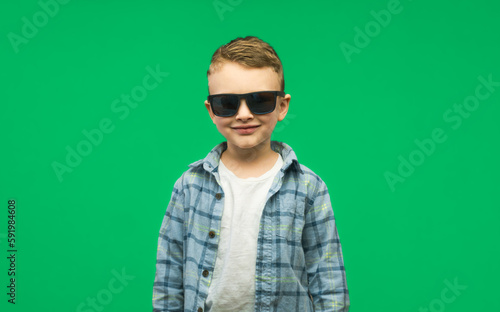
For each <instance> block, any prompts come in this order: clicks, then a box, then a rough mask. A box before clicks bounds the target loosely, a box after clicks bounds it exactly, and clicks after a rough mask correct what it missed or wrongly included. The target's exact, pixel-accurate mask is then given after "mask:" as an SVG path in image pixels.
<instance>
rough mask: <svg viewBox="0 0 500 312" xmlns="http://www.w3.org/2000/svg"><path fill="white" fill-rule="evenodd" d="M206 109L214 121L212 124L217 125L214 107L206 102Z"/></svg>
mask: <svg viewBox="0 0 500 312" xmlns="http://www.w3.org/2000/svg"><path fill="white" fill-rule="evenodd" d="M205 108H206V109H207V111H208V114H209V115H210V119H212V122H213V123H214V124H215V120H214V117H215V114H214V113H213V112H212V107H211V106H210V103H209V102H208V100H205Z"/></svg>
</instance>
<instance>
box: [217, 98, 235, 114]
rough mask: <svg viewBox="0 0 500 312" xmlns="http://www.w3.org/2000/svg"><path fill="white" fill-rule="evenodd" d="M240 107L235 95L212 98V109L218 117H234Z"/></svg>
mask: <svg viewBox="0 0 500 312" xmlns="http://www.w3.org/2000/svg"><path fill="white" fill-rule="evenodd" d="M237 107H238V98H237V97H236V96H233V95H220V96H214V97H213V98H212V109H213V111H214V114H215V115H217V116H222V117H224V116H233V115H234V114H235V113H236V108H237Z"/></svg>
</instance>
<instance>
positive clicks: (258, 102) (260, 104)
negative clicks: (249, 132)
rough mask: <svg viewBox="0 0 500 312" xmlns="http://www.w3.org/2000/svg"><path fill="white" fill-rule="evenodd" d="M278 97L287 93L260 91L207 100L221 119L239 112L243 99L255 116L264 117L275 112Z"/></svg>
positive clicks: (217, 96)
mask: <svg viewBox="0 0 500 312" xmlns="http://www.w3.org/2000/svg"><path fill="white" fill-rule="evenodd" d="M278 96H285V92H283V91H259V92H250V93H245V94H231V93H224V94H212V95H209V96H208V97H207V99H208V102H209V103H210V106H211V107H212V112H214V114H215V115H217V116H219V117H231V116H234V114H236V112H238V109H239V108H240V99H241V98H245V102H246V103H247V106H248V108H249V109H250V111H251V112H252V113H253V114H257V115H264V114H269V113H271V112H272V111H274V109H275V108H276V98H277V97H278Z"/></svg>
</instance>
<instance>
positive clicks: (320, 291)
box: [153, 141, 350, 312]
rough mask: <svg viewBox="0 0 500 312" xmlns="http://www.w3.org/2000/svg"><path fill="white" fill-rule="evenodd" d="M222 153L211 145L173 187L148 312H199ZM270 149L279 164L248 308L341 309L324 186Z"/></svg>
mask: <svg viewBox="0 0 500 312" xmlns="http://www.w3.org/2000/svg"><path fill="white" fill-rule="evenodd" d="M226 148H227V142H222V143H220V144H218V145H217V146H215V147H214V148H213V149H212V150H211V151H210V153H208V155H207V156H206V157H205V158H204V159H200V160H198V161H196V162H194V163H192V164H190V165H189V167H190V168H189V169H188V170H187V171H185V172H184V173H183V174H182V176H181V177H180V178H179V179H178V180H177V181H176V182H175V185H174V189H173V192H172V197H171V199H170V202H169V204H168V206H167V210H166V213H165V216H164V218H163V222H162V225H161V228H160V234H159V238H158V251H157V261H156V275H155V281H154V285H153V311H156V312H159V311H169V312H172V311H191V312H202V311H205V305H204V302H205V299H206V298H207V293H208V288H209V287H210V282H211V279H212V272H213V270H214V267H215V259H216V254H217V248H218V242H219V233H220V225H221V219H222V211H223V209H224V192H223V190H222V187H221V185H220V178H219V172H218V166H219V159H220V155H221V154H222V152H223V151H224V150H225V149H226ZM271 148H272V149H273V150H274V151H275V152H277V153H280V154H281V157H282V158H283V166H282V168H281V169H280V171H278V173H277V174H276V176H275V178H274V180H273V183H272V185H271V188H270V189H269V192H268V194H267V197H266V204H265V207H264V210H263V212H262V217H261V220H260V228H259V235H258V246H257V249H258V250H257V261H256V268H255V311H280V312H290V311H297V312H307V311H316V312H317V311H338V312H347V311H348V310H349V306H350V301H349V292H348V289H347V283H346V276H345V269H344V263H343V258H342V249H341V245H340V241H339V236H338V233H337V227H336V225H335V218H334V215H333V210H332V207H331V202H330V196H329V194H328V189H327V187H326V184H325V183H324V182H323V180H321V178H320V177H319V176H318V175H316V174H315V173H314V172H312V170H310V169H309V168H307V167H305V166H304V165H302V164H299V163H298V161H297V157H296V156H295V153H294V152H293V150H292V148H291V147H290V146H288V145H287V144H285V143H282V142H278V141H271ZM234 278H238V277H237V276H235V277H234ZM311 297H312V300H311Z"/></svg>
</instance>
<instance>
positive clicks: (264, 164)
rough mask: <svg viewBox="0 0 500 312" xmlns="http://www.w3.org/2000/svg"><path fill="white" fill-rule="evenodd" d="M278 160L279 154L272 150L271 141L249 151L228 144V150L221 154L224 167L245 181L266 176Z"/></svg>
mask: <svg viewBox="0 0 500 312" xmlns="http://www.w3.org/2000/svg"><path fill="white" fill-rule="evenodd" d="M277 159H278V153H276V152H275V151H273V150H272V149H271V141H270V140H269V141H267V142H265V143H262V144H260V145H257V146H255V147H253V148H248V149H246V148H245V149H243V148H238V147H237V146H233V145H230V144H229V143H228V145H227V149H226V150H225V151H224V152H222V154H221V160H222V161H223V162H224V165H225V166H226V167H227V168H228V169H229V170H231V171H232V172H233V173H234V174H235V175H236V176H238V177H240V178H243V179H245V178H249V177H258V176H260V175H262V174H264V173H265V172H267V171H268V170H270V169H271V168H272V167H273V166H274V164H275V163H276V160H277Z"/></svg>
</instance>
